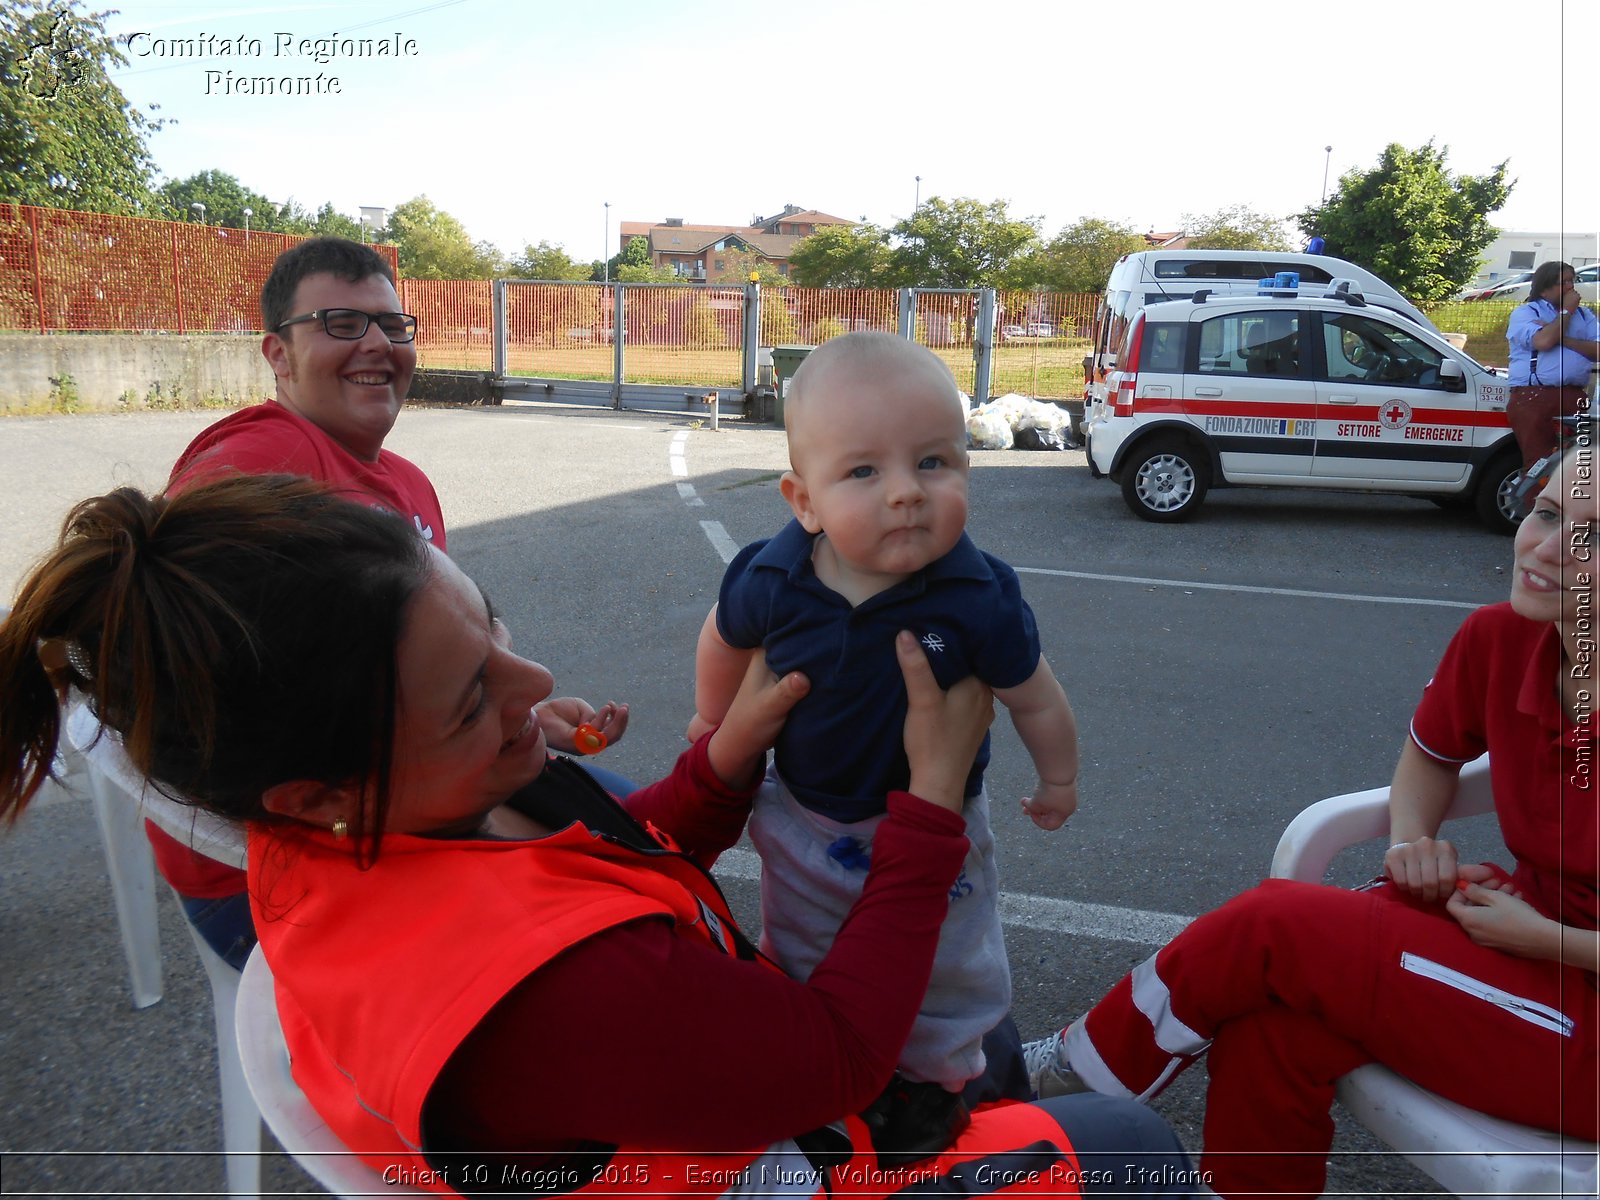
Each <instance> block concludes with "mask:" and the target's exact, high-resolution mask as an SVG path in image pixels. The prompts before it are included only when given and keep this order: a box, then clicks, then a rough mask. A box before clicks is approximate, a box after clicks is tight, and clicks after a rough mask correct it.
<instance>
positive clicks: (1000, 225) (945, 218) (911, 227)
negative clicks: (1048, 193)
mask: <svg viewBox="0 0 1600 1200" xmlns="http://www.w3.org/2000/svg"><path fill="white" fill-rule="evenodd" d="M893 233H894V236H895V237H896V239H898V242H897V244H896V246H895V247H894V250H893V251H892V252H891V254H890V264H891V266H890V275H891V276H892V278H893V281H894V282H897V283H901V284H905V285H909V286H912V287H992V286H996V285H997V284H998V283H999V282H1000V280H1001V278H1002V277H1003V276H1004V274H1005V272H1006V268H1007V267H1008V266H1009V265H1010V264H1011V262H1012V261H1013V260H1014V259H1015V258H1017V257H1018V256H1019V255H1023V254H1026V253H1027V252H1028V250H1029V249H1031V248H1032V247H1034V246H1036V245H1037V244H1038V240H1039V219H1038V218H1037V217H1028V218H1024V219H1022V220H1017V219H1015V218H1013V217H1012V216H1011V215H1010V214H1009V213H1007V211H1006V202H1005V201H1004V200H995V201H992V202H991V203H989V204H980V203H979V202H978V201H976V200H972V199H968V198H966V197H961V198H959V199H956V200H950V201H947V200H941V199H940V198H939V197H937V196H935V197H934V198H933V199H931V200H929V201H928V202H927V203H926V204H924V205H922V206H921V207H920V208H918V209H917V211H916V212H914V213H912V214H911V216H909V217H907V218H906V219H905V220H903V221H901V222H900V223H899V224H898V225H896V226H895V227H894V230H893Z"/></svg>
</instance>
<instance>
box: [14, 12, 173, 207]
mask: <svg viewBox="0 0 1600 1200" xmlns="http://www.w3.org/2000/svg"><path fill="white" fill-rule="evenodd" d="M111 15H112V14H111V13H109V12H102V13H90V12H84V11H82V10H81V9H80V7H79V5H78V3H77V0H48V2H41V0H9V2H8V3H7V4H5V5H3V6H0V200H10V201H14V202H17V203H20V204H36V205H40V206H43V207H46V208H77V209H86V210H88V211H90V212H105V213H132V214H143V213H146V212H148V211H149V210H150V208H151V206H152V197H151V191H150V187H151V178H152V175H153V170H154V162H153V160H152V159H151V157H150V151H149V148H148V147H147V146H146V145H145V138H146V137H147V136H148V135H149V134H151V133H153V132H155V131H156V130H158V129H160V128H161V125H162V122H161V121H158V120H155V119H154V118H152V117H148V116H146V115H145V114H144V113H142V112H140V111H139V110H138V109H136V108H134V107H133V106H132V105H131V104H129V103H128V100H127V98H126V97H125V96H123V94H122V92H121V90H120V89H118V88H117V86H116V85H115V84H114V83H112V82H111V79H110V76H109V74H108V71H109V70H111V69H112V68H115V67H119V66H123V65H125V64H126V63H127V61H128V60H127V58H126V57H124V56H123V55H122V53H121V52H120V51H118V50H117V48H116V43H115V42H114V41H112V39H111V37H110V35H109V34H107V33H106V27H105V18H106V17H108V16H111ZM152 111H154V110H152Z"/></svg>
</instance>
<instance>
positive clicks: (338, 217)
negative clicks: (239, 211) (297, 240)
mask: <svg viewBox="0 0 1600 1200" xmlns="http://www.w3.org/2000/svg"><path fill="white" fill-rule="evenodd" d="M278 220H279V221H280V222H281V224H280V225H279V226H277V228H279V229H281V230H282V232H284V233H299V234H304V235H305V236H307V237H310V236H312V235H316V236H319V237H342V238H348V239H349V240H350V241H352V242H364V241H366V240H367V231H366V230H365V229H364V228H362V225H361V222H360V221H357V220H356V219H355V218H354V217H350V216H346V215H345V214H344V213H342V212H340V211H339V210H338V209H336V208H334V207H333V202H332V201H331V200H329V201H325V202H324V203H323V205H322V207H321V208H319V209H317V211H316V212H314V213H311V212H307V211H306V210H305V209H304V208H302V207H300V204H299V202H298V201H296V200H295V198H294V197H293V196H291V197H289V199H288V200H286V201H284V203H283V206H282V207H281V208H280V209H279V210H278ZM250 227H251V228H252V229H254V228H255V218H254V217H251V218H250ZM380 236H381V235H380Z"/></svg>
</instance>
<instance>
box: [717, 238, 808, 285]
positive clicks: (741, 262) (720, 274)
mask: <svg viewBox="0 0 1600 1200" xmlns="http://www.w3.org/2000/svg"><path fill="white" fill-rule="evenodd" d="M716 258H720V259H721V260H722V269H721V270H720V271H718V270H711V271H707V272H706V281H707V282H708V283H720V284H723V285H725V286H730V287H741V286H743V285H744V284H747V283H750V282H751V276H754V277H755V280H754V281H755V282H756V283H759V284H760V285H761V286H762V287H783V286H784V285H785V284H787V283H788V282H789V280H788V279H787V278H786V277H785V276H783V275H781V274H780V273H779V272H778V264H777V263H775V262H773V261H772V260H771V259H770V258H763V257H761V255H759V254H757V253H756V252H755V251H754V250H743V249H736V248H734V247H732V246H730V247H729V248H728V249H726V250H721V251H717V252H715V255H714V259H713V261H715V259H716Z"/></svg>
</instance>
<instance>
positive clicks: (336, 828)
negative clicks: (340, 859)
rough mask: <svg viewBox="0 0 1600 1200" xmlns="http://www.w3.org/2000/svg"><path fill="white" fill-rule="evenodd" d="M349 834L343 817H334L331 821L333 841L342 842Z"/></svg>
mask: <svg viewBox="0 0 1600 1200" xmlns="http://www.w3.org/2000/svg"><path fill="white" fill-rule="evenodd" d="M349 832H350V826H349V824H348V822H346V821H345V819H344V818H343V817H335V818H334V819H333V836H334V838H335V839H337V840H338V841H341V842H342V841H343V840H344V839H345V836H346V835H347V834H349Z"/></svg>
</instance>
